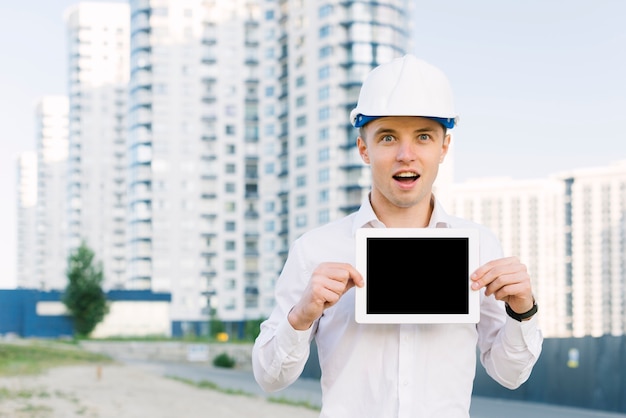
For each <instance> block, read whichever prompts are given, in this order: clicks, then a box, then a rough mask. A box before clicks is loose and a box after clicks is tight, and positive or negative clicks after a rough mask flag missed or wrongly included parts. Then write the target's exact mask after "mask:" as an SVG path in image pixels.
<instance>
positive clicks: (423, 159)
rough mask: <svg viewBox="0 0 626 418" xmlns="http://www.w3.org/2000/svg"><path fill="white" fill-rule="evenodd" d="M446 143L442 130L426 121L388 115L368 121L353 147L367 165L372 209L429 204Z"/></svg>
mask: <svg viewBox="0 0 626 418" xmlns="http://www.w3.org/2000/svg"><path fill="white" fill-rule="evenodd" d="M449 144H450V136H449V135H444V129H443V127H442V126H441V125H440V124H438V123H437V122H435V121H433V120H430V119H427V118H421V117H415V116H389V117H383V118H378V119H375V120H373V121H371V122H369V123H368V124H367V125H366V126H365V127H364V129H363V135H362V137H359V138H358V140H357V146H358V148H359V154H361V158H362V159H363V161H364V162H365V163H366V164H369V165H370V166H371V170H372V195H371V199H372V204H373V205H375V209H376V210H377V211H378V210H387V209H389V210H391V211H393V210H395V209H397V208H411V207H414V206H416V205H418V204H420V203H422V204H424V205H430V195H431V191H432V185H433V183H434V181H435V179H436V177H437V173H438V171H439V164H440V163H442V162H443V159H444V157H445V155H446V153H447V152H448V146H449Z"/></svg>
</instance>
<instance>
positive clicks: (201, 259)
mask: <svg viewBox="0 0 626 418" xmlns="http://www.w3.org/2000/svg"><path fill="white" fill-rule="evenodd" d="M258 3H259V2H256V1H241V0H240V1H230V2H224V1H199V0H188V1H182V2H181V1H167V0H166V1H133V2H131V15H132V24H131V48H132V51H131V63H132V64H131V80H130V92H131V96H130V97H131V99H130V105H131V106H130V137H129V138H130V160H131V161H130V181H129V188H128V190H129V207H130V212H129V219H128V222H129V233H130V236H129V238H130V239H129V256H130V259H129V282H128V283H129V285H130V286H133V287H146V288H151V289H153V290H155V291H169V292H171V293H172V320H173V324H174V329H175V332H177V331H178V330H180V331H181V332H183V333H185V332H200V333H202V332H205V330H204V329H203V328H204V327H206V325H207V319H208V317H209V314H210V313H212V312H213V311H214V310H215V311H216V312H215V314H216V317H219V318H220V319H222V320H225V321H231V322H232V321H241V320H243V319H244V318H245V316H246V308H245V307H246V306H249V307H250V309H254V307H255V303H254V301H245V300H244V299H245V297H244V294H248V295H252V299H254V298H255V296H254V294H255V289H254V288H253V286H254V281H255V276H256V265H257V263H258V261H257V260H258V257H259V255H258V245H257V241H258V235H259V231H258V227H257V222H258V221H257V218H258V209H257V207H256V206H257V203H256V202H257V200H258V174H257V159H258V156H257V155H258V149H257V145H258V129H257V123H258V121H257V107H258V104H257V102H258V78H259V75H258V65H259V63H258V59H259V58H258V53H259V51H258V20H259V13H258V10H259V4H258ZM246 283H250V286H248V288H246Z"/></svg>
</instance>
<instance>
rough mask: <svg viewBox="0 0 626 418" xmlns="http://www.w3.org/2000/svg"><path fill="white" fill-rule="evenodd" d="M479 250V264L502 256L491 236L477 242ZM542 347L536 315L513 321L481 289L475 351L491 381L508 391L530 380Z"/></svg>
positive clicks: (492, 298) (496, 301) (493, 299)
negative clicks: (479, 246)
mask: <svg viewBox="0 0 626 418" xmlns="http://www.w3.org/2000/svg"><path fill="white" fill-rule="evenodd" d="M481 235H482V234H481ZM489 235H490V234H487V236H488V237H489ZM480 251H481V265H482V264H484V263H486V262H488V261H490V260H493V259H496V258H501V257H502V248H501V246H500V243H499V241H497V239H496V238H495V237H490V238H488V239H487V240H481V250H480ZM542 345H543V335H542V333H541V330H540V329H539V327H538V319H537V315H535V316H533V317H532V318H531V319H529V320H528V321H522V322H519V321H516V320H515V319H513V318H511V317H509V316H508V315H507V314H506V311H505V309H504V302H502V301H498V300H496V298H495V297H494V296H493V295H491V296H485V295H484V290H483V294H482V295H481V309H480V322H479V323H478V348H479V351H480V362H481V363H482V365H483V367H484V368H485V370H486V372H487V374H488V375H489V376H491V378H492V379H494V380H495V381H496V382H498V383H500V384H501V385H502V386H504V387H506V388H508V389H517V388H518V387H519V386H521V385H522V384H523V383H524V382H526V380H528V378H529V377H530V373H531V372H532V369H533V367H534V365H535V364H536V363H537V360H538V359H539V355H540V354H541V348H542Z"/></svg>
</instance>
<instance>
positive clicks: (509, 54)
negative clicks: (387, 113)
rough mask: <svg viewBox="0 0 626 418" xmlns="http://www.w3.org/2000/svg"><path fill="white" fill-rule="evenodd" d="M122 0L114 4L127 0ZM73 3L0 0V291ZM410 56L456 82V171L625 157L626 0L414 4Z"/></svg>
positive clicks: (540, 168) (567, 165)
mask: <svg viewBox="0 0 626 418" xmlns="http://www.w3.org/2000/svg"><path fill="white" fill-rule="evenodd" d="M121 1H123V0H117V1H115V2H121ZM76 3H77V2H76V1H70V0H20V1H3V2H1V3H0V51H1V57H2V60H1V62H0V68H1V69H0V202H1V204H0V288H11V287H13V286H15V275H16V252H15V247H16V242H17V233H16V232H17V229H16V222H17V218H16V205H17V203H16V157H17V155H18V154H19V153H20V152H23V151H34V149H35V137H34V135H35V132H34V114H35V113H34V110H35V109H34V104H35V102H36V100H37V99H38V98H39V97H41V96H45V95H57V94H65V93H66V85H67V79H66V58H65V56H66V45H65V42H66V40H65V24H64V21H63V13H64V11H65V10H66V9H67V8H68V7H70V6H72V5H73V4H76ZM414 8H415V9H414V18H413V22H412V25H411V27H410V28H407V29H408V30H410V31H411V32H412V34H413V39H414V43H415V45H414V50H413V52H414V53H415V54H416V55H417V56H418V57H419V58H422V59H424V60H426V61H428V62H430V63H432V64H434V65H436V66H437V67H439V68H440V69H442V70H443V71H444V72H445V73H446V74H447V76H448V78H449V79H450V82H451V84H452V88H453V91H454V94H455V104H456V110H457V112H458V114H459V117H460V121H459V124H458V126H457V127H456V128H455V129H454V130H453V131H452V133H453V149H454V151H453V155H454V173H455V174H454V178H455V181H457V182H462V181H465V180H468V179H471V178H479V177H511V178H513V179H534V178H545V177H548V176H551V175H554V174H558V173H561V172H565V171H569V170H574V169H577V168H588V167H599V166H606V165H609V164H610V163H612V162H615V161H618V160H622V159H626V133H625V131H624V125H625V122H626V25H624V23H623V19H624V16H626V2H625V1H622V0H595V1H593V2H590V1H582V0H568V1H559V0H526V1H523V2H522V1H513V0H472V1H467V0H424V1H420V0H416V2H415V5H414Z"/></svg>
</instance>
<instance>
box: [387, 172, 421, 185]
mask: <svg viewBox="0 0 626 418" xmlns="http://www.w3.org/2000/svg"><path fill="white" fill-rule="evenodd" d="M393 178H394V180H396V181H399V182H402V183H410V182H413V181H415V180H417V179H418V178H420V175H419V174H417V173H414V172H412V171H405V172H403V173H398V174H396V175H395V176H393Z"/></svg>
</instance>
